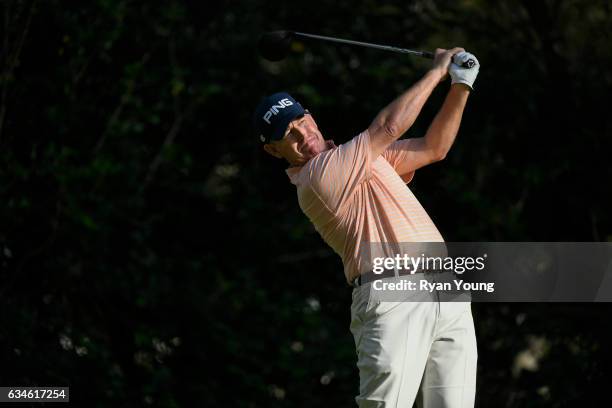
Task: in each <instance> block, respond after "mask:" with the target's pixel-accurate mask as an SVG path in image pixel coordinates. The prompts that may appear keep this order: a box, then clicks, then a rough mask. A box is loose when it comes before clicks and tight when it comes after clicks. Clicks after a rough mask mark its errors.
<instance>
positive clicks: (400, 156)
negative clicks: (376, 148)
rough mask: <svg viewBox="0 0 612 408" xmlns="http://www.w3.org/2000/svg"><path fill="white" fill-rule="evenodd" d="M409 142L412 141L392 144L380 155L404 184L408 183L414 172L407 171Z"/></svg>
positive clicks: (404, 140) (400, 141)
mask: <svg viewBox="0 0 612 408" xmlns="http://www.w3.org/2000/svg"><path fill="white" fill-rule="evenodd" d="M411 140H412V139H403V140H398V141H396V142H393V143H391V144H390V145H389V147H387V149H386V150H385V151H384V152H383V153H382V157H383V158H384V159H385V160H386V161H387V162H389V164H390V165H391V167H393V168H394V169H395V171H396V172H397V174H399V175H400V177H401V178H402V180H403V181H404V182H405V183H406V184H408V183H410V181H412V178H413V177H414V171H409V170H408V169H407V168H408V166H407V164H408V160H409V158H408V151H410V150H411V146H410V144H411V143H412V141H411Z"/></svg>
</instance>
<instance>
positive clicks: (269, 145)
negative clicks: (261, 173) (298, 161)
mask: <svg viewBox="0 0 612 408" xmlns="http://www.w3.org/2000/svg"><path fill="white" fill-rule="evenodd" d="M263 148H264V150H265V151H266V152H268V153H269V154H271V155H272V156H274V157H276V158H278V159H282V158H283V155H282V154H281V153H280V152H279V151H278V149H277V148H276V146H274V145H273V144H272V143H266V144H265V145H264V146H263Z"/></svg>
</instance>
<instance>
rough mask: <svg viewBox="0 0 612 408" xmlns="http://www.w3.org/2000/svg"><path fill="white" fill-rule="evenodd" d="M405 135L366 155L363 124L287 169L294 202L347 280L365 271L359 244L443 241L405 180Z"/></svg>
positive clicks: (367, 147)
mask: <svg viewBox="0 0 612 408" xmlns="http://www.w3.org/2000/svg"><path fill="white" fill-rule="evenodd" d="M410 144H411V141H410V139H404V140H399V141H396V142H394V143H392V144H391V145H390V146H389V147H388V148H387V150H386V151H385V152H384V153H383V154H381V155H380V156H379V157H377V158H376V159H375V160H372V157H371V149H370V135H369V132H368V130H365V131H364V132H362V133H360V134H359V135H357V136H356V137H354V138H353V139H352V140H350V141H348V142H347V143H344V144H342V145H340V146H338V147H334V148H332V149H330V150H326V151H324V152H321V153H319V154H318V155H316V156H315V157H313V158H312V159H310V160H309V161H308V162H307V163H306V164H305V165H304V166H301V167H290V168H288V169H287V174H288V175H289V178H290V180H291V182H292V183H293V184H295V185H296V187H297V196H298V201H299V204H300V208H301V209H302V211H303V212H304V214H306V216H307V217H308V218H309V219H310V221H311V222H312V224H313V225H314V227H315V229H316V230H317V231H318V232H319V234H320V235H321V237H322V238H323V240H324V241H325V242H326V243H327V244H328V245H329V246H331V247H332V249H333V250H334V251H335V252H336V253H337V254H338V255H339V256H340V257H341V258H342V263H343V264H344V275H345V277H346V279H347V282H349V284H350V282H352V280H353V279H354V278H355V277H357V276H358V275H359V274H362V273H366V272H369V270H368V269H370V267H369V266H366V265H371V261H370V263H368V262H366V261H364V259H363V254H361V253H360V250H361V249H362V248H363V244H364V243H365V244H372V243H385V244H386V243H402V242H443V241H444V239H443V238H442V236H441V235H440V232H439V231H438V229H437V228H436V226H435V225H434V223H433V221H432V220H431V218H430V217H429V215H427V212H426V211H425V209H424V208H423V206H422V205H421V204H420V203H419V201H418V200H417V199H416V197H415V196H414V194H412V191H410V189H409V188H408V186H407V185H406V183H408V182H410V180H412V177H413V176H414V171H412V172H410V171H409V169H408V168H407V166H406V160H407V154H406V153H407V151H408V150H409V149H410Z"/></svg>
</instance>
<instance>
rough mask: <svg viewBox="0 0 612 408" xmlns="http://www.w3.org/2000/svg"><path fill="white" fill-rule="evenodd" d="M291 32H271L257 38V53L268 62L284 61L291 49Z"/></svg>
mask: <svg viewBox="0 0 612 408" xmlns="http://www.w3.org/2000/svg"><path fill="white" fill-rule="evenodd" d="M292 40H293V32H291V31H271V32H268V33H265V34H263V35H262V36H261V37H260V38H259V45H258V48H259V53H260V54H261V56H262V57H264V58H265V59H267V60H269V61H280V60H282V59H284V58H285V57H286V56H287V54H288V53H289V49H290V48H291V41H292Z"/></svg>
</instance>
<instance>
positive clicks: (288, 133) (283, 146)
mask: <svg viewBox="0 0 612 408" xmlns="http://www.w3.org/2000/svg"><path fill="white" fill-rule="evenodd" d="M326 146H327V145H326V143H325V140H324V139H323V135H322V134H321V132H319V128H318V127H317V124H316V122H315V121H314V119H313V117H312V115H310V114H306V115H304V116H302V117H301V118H297V119H295V120H293V121H292V122H291V123H289V126H287V130H285V135H284V136H283V138H282V139H281V140H276V141H272V142H271V143H269V144H266V145H264V149H265V150H266V151H267V152H268V153H270V154H271V155H273V156H275V157H279V158H284V159H286V160H287V161H288V162H289V163H290V164H291V165H294V166H301V165H303V164H305V163H306V162H307V161H308V160H310V159H311V158H313V157H315V156H316V155H317V154H319V153H321V152H322V151H324V150H326Z"/></svg>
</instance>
